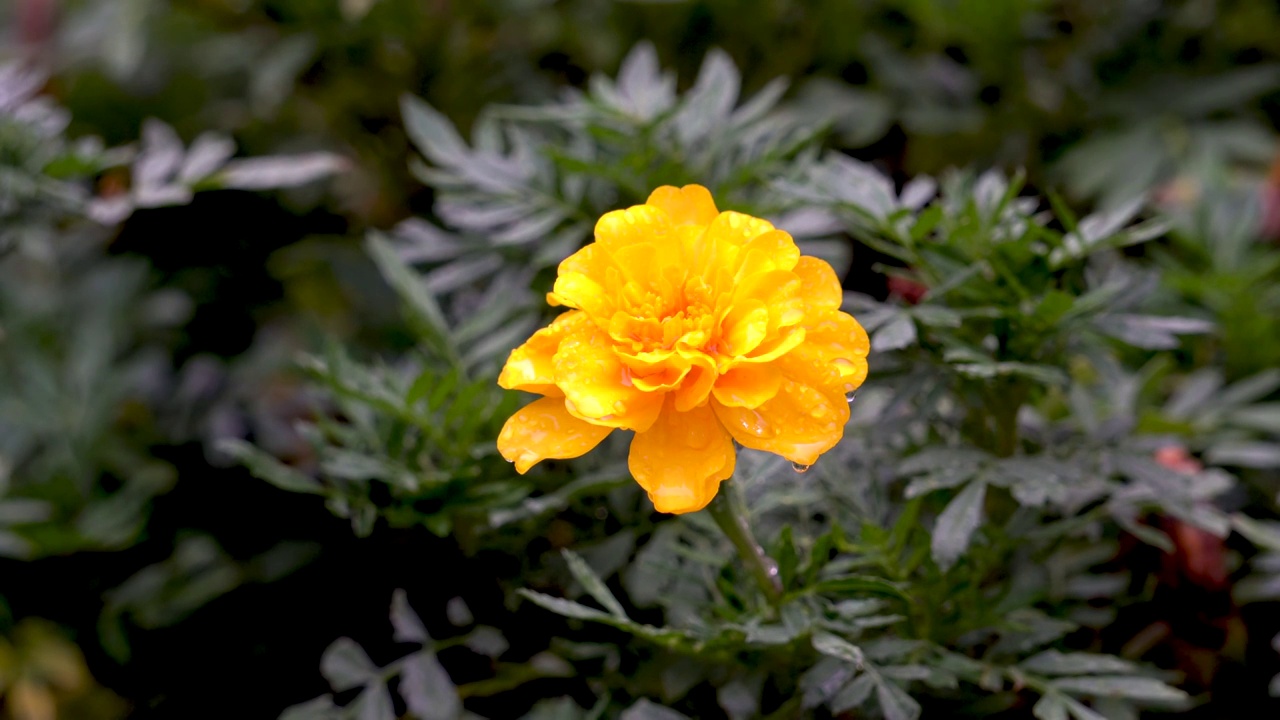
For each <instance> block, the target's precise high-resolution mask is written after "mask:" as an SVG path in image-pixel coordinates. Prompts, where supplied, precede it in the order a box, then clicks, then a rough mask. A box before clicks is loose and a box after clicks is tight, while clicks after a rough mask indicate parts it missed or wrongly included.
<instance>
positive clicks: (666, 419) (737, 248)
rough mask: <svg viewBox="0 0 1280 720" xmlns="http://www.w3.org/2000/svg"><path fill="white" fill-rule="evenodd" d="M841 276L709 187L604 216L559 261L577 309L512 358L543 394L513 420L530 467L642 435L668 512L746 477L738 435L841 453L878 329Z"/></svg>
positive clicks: (514, 454)
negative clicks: (582, 243)
mask: <svg viewBox="0 0 1280 720" xmlns="http://www.w3.org/2000/svg"><path fill="white" fill-rule="evenodd" d="M842 298H843V293H842V291H841V288H840V281H839V280H838V279H837V278H836V274H835V272H834V271H833V270H832V269H831V266H830V265H828V264H827V263H826V262H824V261H822V260H819V259H817V258H814V257H807V256H802V255H801V254H800V250H799V248H797V247H796V244H795V242H794V241H793V240H792V239H791V236H790V235H788V234H787V233H785V232H783V231H781V230H778V229H776V228H774V227H773V225H771V224H770V223H768V222H766V221H764V220H761V219H759V218H755V217H751V216H749V215H743V214H741V213H736V212H719V211H718V210H716V205H715V202H714V201H713V200H712V199H711V194H710V193H709V192H707V190H706V188H703V187H701V186H698V185H687V186H685V187H683V188H675V187H669V186H668V187H660V188H658V189H657V190H654V191H653V194H652V195H650V196H649V199H648V201H647V202H645V204H644V205H636V206H634V207H630V208H627V209H626V210H615V211H613V212H610V213H607V214H606V215H605V216H604V217H602V218H600V221H599V222H598V223H596V229H595V242H594V243H591V244H589V245H587V246H586V247H584V248H582V249H581V250H579V251H578V252H576V253H574V254H573V255H571V256H570V257H569V258H567V259H566V260H565V261H564V262H562V263H560V268H559V271H558V275H557V278H556V283H555V288H554V290H553V291H552V292H551V293H549V294H548V295H547V302H549V303H551V304H552V305H564V306H566V307H569V308H572V309H571V310H570V311H569V312H566V313H564V314H563V315H560V316H559V317H558V318H556V319H555V321H553V322H552V323H551V325H549V326H548V327H545V328H543V329H542V330H539V331H538V332H537V333H535V334H534V335H533V337H531V338H529V340H528V342H526V343H525V344H524V345H521V346H520V347H518V348H516V349H515V350H514V351H512V353H511V357H510V358H509V359H508V360H507V364H506V367H504V368H503V370H502V375H501V376H500V377H499V378H498V383H499V384H500V385H501V386H502V387H504V388H508V389H514V390H525V391H528V392H532V393H537V394H540V395H544V396H545V397H543V398H541V399H539V400H536V401H534V402H533V403H531V404H529V405H526V406H525V407H524V408H522V409H521V410H520V411H519V412H517V413H516V414H515V415H513V416H512V417H511V419H509V420H508V421H507V424H506V426H505V427H503V429H502V434H501V435H499V437H498V449H499V450H500V451H501V452H502V455H503V457H505V458H506V459H507V460H509V461H512V462H514V463H515V465H516V470H517V471H519V472H520V473H524V472H525V471H527V470H528V469H529V468H530V467H532V466H533V465H534V464H535V463H537V462H538V461H540V460H543V459H546V458H572V457H577V456H579V455H582V454H584V453H586V452H587V451H589V450H590V449H591V448H593V447H595V446H596V445H597V444H599V443H600V441H601V440H603V439H604V438H605V436H607V435H608V434H609V433H610V432H612V431H613V430H615V429H623V430H633V431H635V438H634V439H633V440H632V441H631V454H630V458H629V464H630V468H631V474H632V475H633V476H634V477H635V479H636V481H637V482H639V483H640V486H641V487H643V488H644V489H645V491H647V492H648V493H649V498H650V499H651V500H652V501H653V504H654V507H656V508H657V509H658V510H659V511H660V512H668V513H685V512H693V511H695V510H700V509H702V508H703V507H705V506H706V505H707V503H709V502H711V499H712V498H713V497H715V494H716V490H717V488H718V487H719V485H720V482H721V481H722V480H725V479H727V478H729V477H730V476H731V475H732V474H733V468H734V462H735V458H736V452H735V450H734V446H733V441H734V440H737V441H738V442H739V443H741V444H742V445H744V446H746V447H749V448H755V449H757V450H765V451H768V452H772V453H776V454H778V455H782V456H783V457H785V458H787V459H788V460H790V461H791V462H793V463H795V464H796V465H797V466H808V465H812V464H813V463H814V461H816V460H817V459H818V456H819V455H821V454H822V453H824V452H826V451H827V450H830V449H831V448H832V447H833V446H835V444H836V443H837V442H839V441H840V438H841V436H842V434H843V432H844V425H845V422H846V421H847V420H848V419H849V406H848V403H847V402H846V397H851V395H850V393H852V391H853V390H854V389H856V388H857V387H858V386H859V385H861V384H862V381H863V379H865V378H866V375H867V362H866V356H867V350H868V348H869V343H868V342H867V333H866V331H864V330H863V329H862V326H861V325H859V324H858V322H857V321H856V320H854V319H853V317H852V316H850V315H848V314H846V313H843V312H840V304H841V300H842Z"/></svg>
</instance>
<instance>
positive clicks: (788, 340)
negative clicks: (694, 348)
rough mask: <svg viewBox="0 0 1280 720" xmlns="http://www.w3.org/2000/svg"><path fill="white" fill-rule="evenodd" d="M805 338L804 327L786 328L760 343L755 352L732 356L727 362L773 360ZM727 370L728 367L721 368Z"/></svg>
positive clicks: (732, 365)
mask: <svg viewBox="0 0 1280 720" xmlns="http://www.w3.org/2000/svg"><path fill="white" fill-rule="evenodd" d="M804 340H805V329H804V328H799V327H797V328H787V329H786V330H785V331H784V332H783V333H782V334H780V335H778V336H777V337H775V338H774V339H772V340H770V341H769V342H766V343H761V344H760V347H758V348H756V351H755V353H753V354H752V355H750V356H747V357H740V358H734V359H733V361H732V362H730V363H728V366H729V367H734V366H737V365H739V364H741V363H766V362H773V361H774V360H777V359H778V358H780V357H783V356H784V355H786V354H787V353H789V352H791V351H792V350H795V349H796V348H798V347H800V346H801V344H802V343H804ZM722 369H725V370H727V369H728V368H727V367H726V368H722Z"/></svg>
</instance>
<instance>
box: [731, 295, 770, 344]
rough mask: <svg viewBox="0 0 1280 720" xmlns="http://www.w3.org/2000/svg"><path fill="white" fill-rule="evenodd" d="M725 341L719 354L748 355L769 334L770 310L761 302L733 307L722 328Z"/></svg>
mask: <svg viewBox="0 0 1280 720" xmlns="http://www.w3.org/2000/svg"><path fill="white" fill-rule="evenodd" d="M722 333H723V341H722V343H721V347H720V348H719V349H718V352H720V353H721V354H724V355H746V354H747V353H749V352H751V351H752V350H755V349H756V348H757V347H759V346H760V343H761V342H763V341H764V339H765V337H766V336H767V335H768V334H769V308H768V306H766V305H765V304H764V303H763V302H761V301H759V300H744V301H743V302H740V303H738V304H736V305H734V306H733V308H732V309H731V310H730V311H729V314H728V315H726V316H725V319H724V324H723V326H722Z"/></svg>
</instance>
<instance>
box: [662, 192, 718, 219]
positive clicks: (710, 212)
mask: <svg viewBox="0 0 1280 720" xmlns="http://www.w3.org/2000/svg"><path fill="white" fill-rule="evenodd" d="M644 204H645V205H652V206H653V207H658V208H662V210H663V211H665V212H666V213H667V215H668V216H669V217H670V218H671V222H672V224H675V225H686V224H691V225H709V224H710V223H711V221H712V220H715V219H716V215H717V214H719V211H717V210H716V201H715V200H713V199H712V198H711V193H710V192H708V191H707V189H706V188H704V187H702V186H701V185H685V186H684V187H682V188H677V187H674V186H672V185H663V186H662V187H660V188H658V189H657V190H654V191H653V192H651V193H649V199H648V200H645V202H644Z"/></svg>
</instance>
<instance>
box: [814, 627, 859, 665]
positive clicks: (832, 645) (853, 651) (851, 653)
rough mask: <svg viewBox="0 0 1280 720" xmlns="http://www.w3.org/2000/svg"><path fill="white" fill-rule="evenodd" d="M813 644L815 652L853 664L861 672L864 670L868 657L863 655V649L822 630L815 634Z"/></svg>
mask: <svg viewBox="0 0 1280 720" xmlns="http://www.w3.org/2000/svg"><path fill="white" fill-rule="evenodd" d="M812 642H813V649H814V650H817V651H818V652H820V653H822V654H823V655H828V656H830V657H833V658H836V659H837V660H844V661H845V662H848V663H852V664H853V666H854V667H856V668H857V669H859V670H861V669H862V666H863V664H864V663H865V662H866V657H865V656H864V655H863V653H862V649H861V648H859V647H858V646H857V645H854V644H853V643H850V642H849V641H847V640H845V639H844V638H842V637H839V636H837V635H832V634H831V633H829V632H824V631H821V630H819V631H818V632H815V633H814V634H813V639H812Z"/></svg>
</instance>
